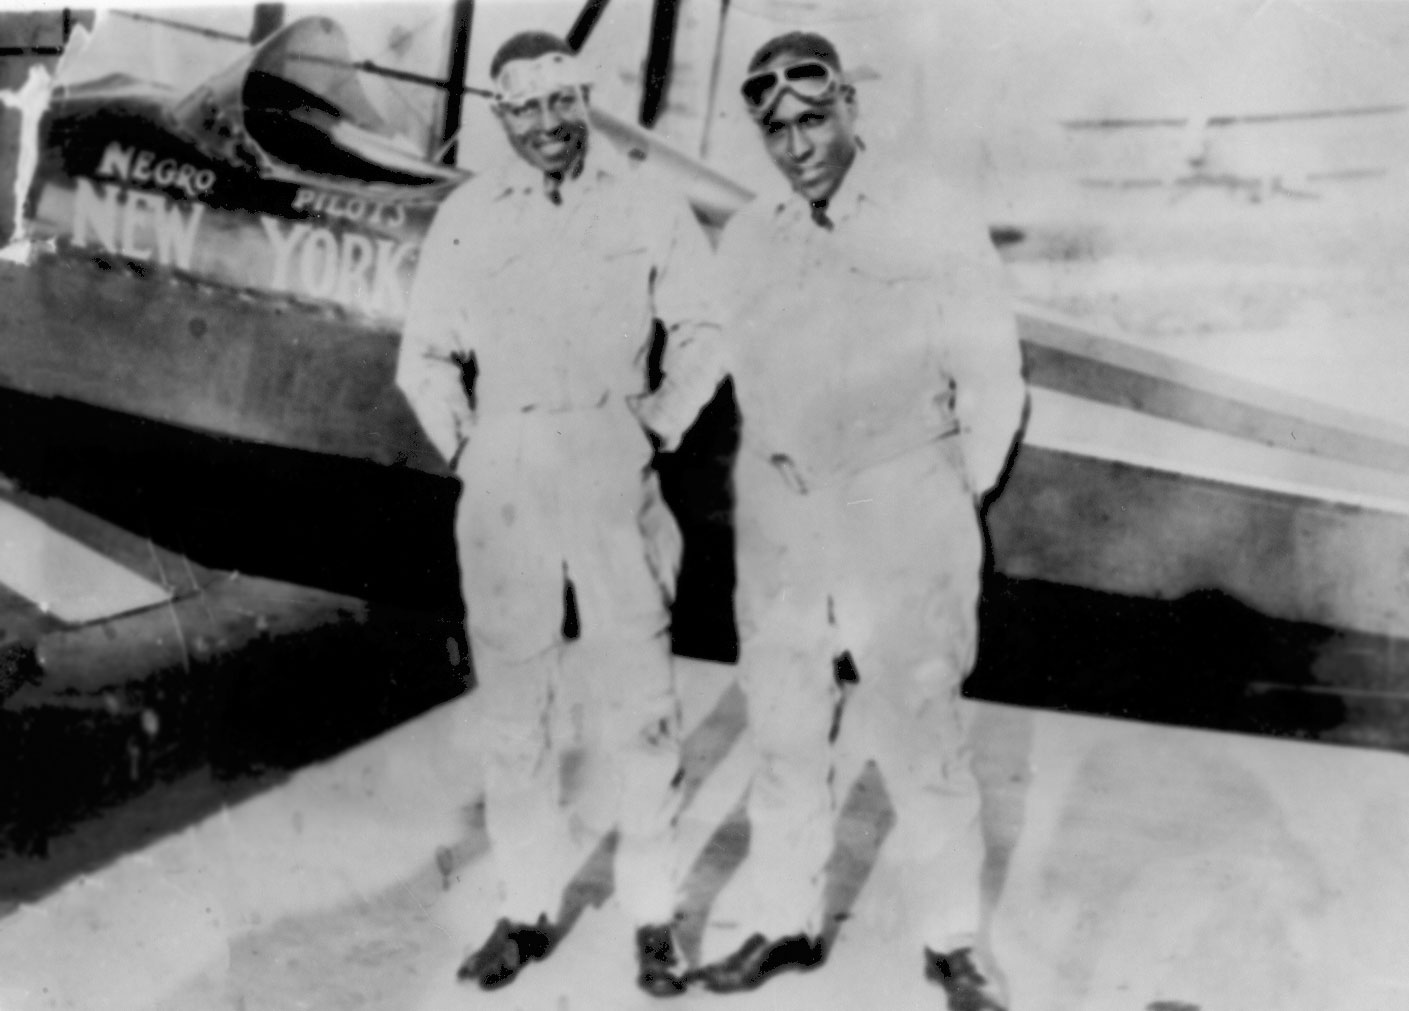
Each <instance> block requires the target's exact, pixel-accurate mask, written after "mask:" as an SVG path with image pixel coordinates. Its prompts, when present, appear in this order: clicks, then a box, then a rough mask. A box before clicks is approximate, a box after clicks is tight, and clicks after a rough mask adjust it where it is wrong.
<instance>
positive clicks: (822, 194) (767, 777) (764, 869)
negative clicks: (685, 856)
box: [641, 33, 1026, 1011]
mask: <svg viewBox="0 0 1409 1011" xmlns="http://www.w3.org/2000/svg"><path fill="white" fill-rule="evenodd" d="M742 91H743V95H744V99H745V102H746V104H747V106H748V108H749V111H750V113H751V114H752V116H753V117H754V119H755V121H756V122H757V124H758V126H759V128H760V131H761V134H762V138H763V141H764V144H765V146H766V148H767V150H768V153H769V155H770V156H771V157H772V159H773V161H774V162H775V164H776V165H777V167H778V169H779V170H780V173H781V176H782V180H781V181H782V182H783V183H785V184H786V185H785V186H781V185H780V186H779V187H778V189H777V192H773V193H763V194H761V195H760V196H759V197H758V198H757V199H755V200H754V201H753V202H752V203H751V204H750V205H749V206H748V207H746V208H744V209H743V210H742V211H740V212H739V213H738V214H736V215H735V216H734V217H733V218H732V219H731V220H730V221H729V223H728V224H727V225H726V227H725V230H724V234H723V236H722V239H721V244H720V248H719V254H718V255H719V259H720V261H721V262H720V270H721V275H722V276H721V290H722V291H723V292H725V293H726V295H727V297H728V298H729V299H730V301H731V312H730V313H728V314H727V316H726V320H725V329H724V338H723V340H722V341H721V342H719V343H720V348H721V351H722V353H720V354H712V353H710V352H709V350H708V347H707V345H706V344H705V343H704V342H696V343H695V344H694V346H693V347H692V346H690V345H686V344H685V343H684V342H681V346H680V347H679V348H678V350H677V353H676V354H674V355H673V356H671V355H670V354H669V353H668V355H667V358H666V362H665V370H666V379H665V383H664V385H663V386H662V389H661V391H660V392H659V393H658V394H657V395H656V396H655V397H653V398H651V399H650V400H648V401H646V402H645V403H643V404H642V405H641V416H642V417H643V419H645V420H646V421H647V422H648V423H649V424H650V425H651V426H652V427H653V428H655V429H657V430H658V431H659V432H660V433H661V434H662V436H663V437H664V438H665V440H666V444H667V445H672V444H673V443H674V441H675V440H676V439H677V438H678V435H679V433H680V431H681V430H682V429H684V428H685V427H687V426H688V424H689V423H690V421H691V419H692V418H693V413H694V411H696V410H697V409H698V407H699V405H700V404H702V403H703V402H704V401H706V400H707V399H708V397H709V396H710V395H711V394H712V393H713V390H714V385H715V381H716V380H717V378H718V376H719V374H720V373H721V372H722V371H723V370H725V369H727V370H728V371H729V372H731V373H732V375H733V379H734V384H735V392H736V396H737V398H738V402H739V411H740V415H741V417H742V436H741V438H742V442H741V446H740V451H739V456H738V463H737V465H736V471H735V495H736V505H735V523H736V528H737V545H738V549H737V550H738V592H737V598H736V599H737V607H738V613H739V623H740V674H739V676H740V681H741V683H742V685H743V687H744V690H745V693H746V695H747V698H748V711H749V717H748V718H749V727H750V732H751V734H752V735H753V739H754V742H755V746H756V750H757V753H758V755H759V765H758V767H757V769H756V771H755V774H754V778H753V782H752V786H751V792H750V795H749V801H748V814H749V820H750V829H751V834H750V843H749V856H748V859H747V861H746V863H745V864H744V866H743V867H742V868H741V872H740V874H739V875H737V876H736V879H735V881H734V882H731V884H730V886H729V893H728V894H730V895H731V896H732V897H735V898H737V899H739V900H740V901H742V904H743V906H744V908H745V910H746V912H745V913H744V914H743V915H744V917H745V918H744V919H743V921H742V922H743V923H744V924H745V926H746V928H747V929H748V930H750V931H752V933H751V936H749V937H748V939H747V940H746V941H745V942H744V943H743V945H742V947H740V948H739V950H738V951H736V952H734V953H733V954H732V955H730V956H729V957H727V958H725V959H723V960H721V961H718V962H716V963H714V964H712V965H709V966H706V967H705V968H704V969H703V970H697V971H696V972H695V973H694V974H692V978H698V979H700V980H701V981H702V982H703V983H704V984H705V985H706V986H707V987H709V988H710V989H714V990H720V991H729V990H738V989H747V988H751V987H753V986H757V985H759V984H760V983H761V982H763V981H764V979H766V978H767V977H768V976H769V975H770V974H771V973H773V972H775V971H777V970H780V969H785V968H806V967H810V966H815V965H818V964H820V963H821V962H822V960H823V958H824V957H825V954H826V953H825V950H824V949H825V945H826V943H827V941H826V940H825V938H826V937H829V936H832V935H831V933H830V932H828V931H827V930H826V925H825V924H824V923H823V922H822V918H823V886H824V880H823V867H824V864H825V863H826V861H827V858H828V856H829V854H830V851H831V848H832V842H833V820H834V812H835V809H836V805H835V803H834V798H833V795H832V793H831V792H830V791H831V789H832V788H833V787H829V783H828V774H829V770H830V769H831V768H832V767H833V763H834V762H836V763H837V767H843V766H847V762H846V761H844V756H850V758H851V761H850V763H849V766H847V767H849V769H850V770H851V771H853V772H854V771H855V769H856V768H857V762H858V761H864V760H865V759H867V758H871V759H874V760H875V761H876V762H877V764H878V766H879V768H880V771H881V774H882V776H883V778H884V781H885V783H886V787H887V789H888V791H889V793H890V796H891V798H892V800H893V803H894V806H895V809H896V823H895V826H894V828H893V830H892V832H891V834H890V836H889V837H888V838H887V839H886V840H885V842H884V844H883V847H882V850H881V855H880V859H881V860H884V861H888V862H889V863H890V865H891V866H893V867H899V868H900V869H901V872H902V873H903V875H904V880H905V883H906V889H907V894H908V895H909V896H910V897H912V898H913V908H914V909H915V910H918V913H917V917H918V919H919V921H920V924H919V925H920V929H921V930H922V931H923V942H924V945H925V952H924V971H925V973H926V976H927V977H928V978H929V979H931V980H933V981H934V982H936V983H938V984H940V985H941V986H942V987H943V988H944V990H945V993H946V996H947V999H948V1001H949V1006H950V1007H951V1008H964V1009H977V1011H984V1009H994V1008H1001V1007H1002V1006H1003V1004H1002V1000H1003V998H1002V995H1001V981H999V980H998V979H997V973H996V971H995V970H994V969H993V968H992V967H991V966H989V965H987V964H986V963H987V956H986V955H985V954H984V953H983V951H982V949H981V948H980V947H979V945H978V943H977V942H978V936H977V935H978V926H979V912H980V910H979V888H980V871H981V865H982V860H983V842H982V836H981V834H980V824H979V797H978V791H977V785H976V781H975V779H974V776H973V773H972V771H971V769H970V765H969V752H968V743H967V739H966V732H967V728H966V726H965V725H964V721H963V719H962V714H961V711H960V708H959V706H958V705H957V703H958V700H959V689H960V683H961V681H962V679H963V678H964V677H965V676H966V675H967V674H968V672H969V671H970V669H971V668H972V665H973V662H974V658H975V653H976V639H977V603H978V594H979V580H980V573H981V567H982V562H983V540H982V534H981V530H980V527H979V518H978V507H979V506H980V505H981V503H982V499H983V496H984V495H985V493H987V492H988V491H989V489H990V488H992V487H993V486H994V484H995V483H996V482H997V480H998V479H999V477H1000V475H1001V473H1002V471H1003V469H1004V466H1005V464H1006V461H1007V457H1008V454H1009V451H1010V449H1011V447H1012V444H1013V440H1014V436H1015V434H1016V433H1017V431H1018V429H1019V427H1020V425H1021V418H1022V412H1023V409H1024V403H1025V399H1026V394H1025V388H1024V384H1023V381H1022V376H1021V360H1020V355H1019V348H1018V343H1017V335H1016V328H1015V320H1014V317H1013V314H1012V312H1011V308H1010V306H1009V304H1008V300H1007V298H1006V296H1005V294H1004V290H1003V286H1002V278H1001V267H1000V265H999V263H998V260H997V257H996V254H995V252H994V249H993V246H992V244H991V242H990V241H989V238H988V235H987V233H986V230H985V229H984V227H983V225H982V224H981V223H980V222H978V221H977V220H976V219H975V216H974V215H973V213H972V211H971V210H969V209H968V208H966V207H965V206H964V205H963V203H962V198H961V197H959V196H958V195H956V194H954V193H951V192H949V191H948V190H947V189H946V188H945V187H944V186H943V184H942V183H941V182H939V181H938V180H936V179H934V178H933V177H932V174H931V173H930V172H929V171H927V170H924V169H918V168H914V167H911V168H908V169H907V168H906V167H904V166H900V165H894V164H888V163H886V162H884V161H882V160H881V158H880V156H879V155H878V154H877V153H874V152H870V151H867V150H865V147H864V145H863V143H862V142H861V140H860V138H859V137H858V136H857V133H856V128H855V127H856V119H857V111H858V110H857V104H856V97H855V93H854V91H853V89H852V88H851V86H850V85H849V84H848V83H847V82H846V80H845V78H844V76H843V72H842V65H841V61H840V59H839V58H838V56H837V53H836V50H835V48H834V47H833V46H832V45H831V44H830V43H829V42H828V41H827V40H825V39H823V38H821V37H820V36H817V35H814V34H808V33H790V34H788V35H785V36H781V37H779V38H776V39H773V40H772V41H770V42H769V43H767V44H765V45H764V46H763V47H762V48H761V49H760V50H759V51H758V53H757V55H756V56H755V57H754V59H753V61H752V63H751V65H750V69H749V74H748V77H747V79H746V80H745V83H744V85H743V88H742ZM843 654H849V655H850V657H851V659H852V661H853V663H854V667H855V670H856V672H857V675H858V679H859V680H858V682H857V684H856V685H855V687H854V688H853V689H852V690H851V691H850V692H849V693H848V698H847V701H846V704H845V708H844V710H843V712H842V714H841V721H840V726H839V737H838V739H837V741H836V744H835V752H834V751H833V750H832V749H831V748H830V747H829V733H830V731H831V729H832V724H833V721H834V719H835V716H836V712H837V704H838V686H837V684H836V682H835V679H834V678H833V676H832V671H833V668H834V662H835V660H836V659H837V658H838V657H840V656H841V655H843ZM849 786H850V782H840V781H838V782H836V783H835V784H834V788H835V789H836V790H838V791H839V792H840V791H845V790H846V789H847V788H848V787H849ZM723 901H724V896H721V899H720V902H721V903H723ZM729 909H730V912H731V913H737V912H739V909H738V907H737V903H736V904H735V905H731V906H730V907H729Z"/></svg>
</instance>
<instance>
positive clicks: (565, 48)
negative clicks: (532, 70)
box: [489, 31, 574, 80]
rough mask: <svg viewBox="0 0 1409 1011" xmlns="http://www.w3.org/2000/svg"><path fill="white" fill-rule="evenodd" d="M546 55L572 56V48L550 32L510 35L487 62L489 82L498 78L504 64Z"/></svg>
mask: <svg viewBox="0 0 1409 1011" xmlns="http://www.w3.org/2000/svg"><path fill="white" fill-rule="evenodd" d="M547 53H565V54H566V55H568V56H572V55H574V53H573V51H572V48H571V47H570V46H569V45H568V44H567V43H566V42H564V41H563V40H562V39H560V38H558V36H556V35H554V34H553V33H552V32H538V31H528V32H519V33H518V34H517V35H511V36H509V38H508V39H506V40H505V41H504V44H503V45H502V46H500V47H499V49H498V51H497V52H495V54H494V59H492V60H490V61H489V77H490V79H491V80H493V79H494V78H496V77H498V76H499V71H500V70H502V69H504V64H506V63H510V62H512V61H513V60H536V59H537V58H538V57H540V56H543V55H545V54H547Z"/></svg>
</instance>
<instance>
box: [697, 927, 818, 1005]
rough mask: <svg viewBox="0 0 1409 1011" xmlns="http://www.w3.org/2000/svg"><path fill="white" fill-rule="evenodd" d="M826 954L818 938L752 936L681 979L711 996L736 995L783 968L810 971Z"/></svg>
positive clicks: (760, 982) (796, 935)
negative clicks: (699, 986) (699, 985)
mask: <svg viewBox="0 0 1409 1011" xmlns="http://www.w3.org/2000/svg"><path fill="white" fill-rule="evenodd" d="M825 957H826V952H825V949H824V947H823V944H822V939H821V938H820V937H808V936H807V935H805V934H793V935H791V936H790V937H784V938H781V939H779V940H777V941H770V940H769V939H768V938H766V937H764V936H763V935H762V934H754V935H753V936H752V937H750V938H749V939H748V940H747V941H745V942H744V943H743V945H742V946H741V947H740V948H739V950H738V951H736V952H734V954H732V955H730V956H729V957H728V958H726V959H724V960H722V961H719V962H715V963H713V964H711V965H706V966H703V967H702V968H699V969H696V970H694V971H693V972H690V973H687V974H686V976H685V982H686V983H693V982H695V981H696V980H698V981H699V982H701V983H703V984H704V985H705V989H707V990H712V991H713V992H715V993H736V992H738V991H740V990H752V989H754V988H755V987H758V986H761V985H762V984H763V983H764V981H765V980H767V979H768V977H769V976H771V975H773V974H774V973H776V972H781V971H783V970H785V969H813V968H816V967H817V966H819V965H821V964H822V961H823V959H824V958H825Z"/></svg>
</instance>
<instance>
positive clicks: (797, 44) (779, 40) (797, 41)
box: [748, 32, 841, 74]
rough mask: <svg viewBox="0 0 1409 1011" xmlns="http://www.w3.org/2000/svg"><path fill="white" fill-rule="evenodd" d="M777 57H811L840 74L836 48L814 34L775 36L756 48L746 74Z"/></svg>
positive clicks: (785, 33) (797, 33)
mask: <svg viewBox="0 0 1409 1011" xmlns="http://www.w3.org/2000/svg"><path fill="white" fill-rule="evenodd" d="M778 56H793V57H808V56H811V57H814V58H815V59H818V60H821V61H822V62H823V63H825V64H826V65H827V66H829V67H831V68H832V69H833V70H835V71H836V72H837V73H839V74H840V73H841V57H840V56H838V55H837V47H836V46H834V45H832V43H831V42H830V41H828V40H827V39H825V38H823V37H822V36H821V35H818V34H817V33H816V32H784V33H783V34H782V35H775V36H774V37H773V38H771V39H769V40H768V41H767V42H765V43H764V44H763V45H761V46H759V47H758V51H757V52H755V53H754V54H753V59H751V60H749V69H748V72H749V73H750V74H751V73H753V72H754V71H755V70H758V69H759V68H760V67H762V66H763V65H764V64H766V63H769V62H771V61H772V60H773V59H775V58H776V57H778Z"/></svg>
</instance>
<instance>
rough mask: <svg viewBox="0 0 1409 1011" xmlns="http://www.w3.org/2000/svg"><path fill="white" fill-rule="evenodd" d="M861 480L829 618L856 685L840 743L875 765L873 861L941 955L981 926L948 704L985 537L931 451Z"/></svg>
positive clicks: (974, 858)
mask: <svg viewBox="0 0 1409 1011" xmlns="http://www.w3.org/2000/svg"><path fill="white" fill-rule="evenodd" d="M857 482H860V484H859V486H858V485H856V484H853V486H852V487H851V489H850V491H849V493H848V495H849V497H850V498H851V499H853V500H855V499H869V500H870V501H869V502H868V503H867V506H868V510H867V511H866V512H861V511H860V510H858V509H853V510H850V511H849V512H848V520H847V525H846V527H845V528H844V530H843V531H842V537H841V538H840V539H839V540H838V542H837V543H838V544H840V545H844V546H845V549H846V552H847V554H848V556H849V559H848V561H847V567H848V568H849V569H850V573H851V575H850V577H849V578H846V579H844V580H843V581H842V585H843V586H845V588H846V589H845V592H844V593H843V595H842V596H841V598H840V599H838V601H837V620H838V622H839V624H840V626H841V635H842V638H843V640H844V642H845V643H846V645H847V646H848V647H849V649H850V650H851V652H852V656H853V659H854V660H855V662H856V668H857V672H858V675H859V677H860V681H859V683H858V684H857V686H856V688H855V690H854V691H853V692H852V693H851V696H850V697H849V699H848V701H847V704H846V709H845V712H844V713H843V716H842V722H841V728H840V734H839V737H838V742H837V745H838V750H839V751H840V752H844V753H846V754H847V755H848V756H850V757H849V759H848V760H844V761H843V762H842V764H843V765H845V766H846V767H848V768H855V767H856V764H857V762H860V761H864V760H865V759H866V758H872V759H874V760H875V761H876V763H877V765H878V766H879V768H880V771H881V775H882V778H883V780H884V782H885V785H886V789H887V790H888V792H889V794H890V796H891V800H892V803H893V804H894V807H895V811H896V822H895V825H894V827H893V829H892V831H891V834H890V836H889V838H888V839H887V840H886V842H885V844H884V847H883V849H882V856H881V859H883V860H887V861H889V862H890V863H891V864H892V866H895V867H897V869H898V870H899V871H900V873H902V874H903V875H905V894H906V896H907V897H908V898H909V899H910V901H911V906H912V910H913V912H914V915H915V918H916V919H917V920H918V923H919V926H920V929H921V931H922V933H923V937H922V940H923V942H924V943H925V944H927V945H929V946H930V947H931V948H932V949H933V950H935V951H939V952H944V951H949V950H952V949H953V948H955V947H958V946H962V945H964V944H966V943H969V942H971V941H972V939H973V936H974V935H975V933H976V932H977V930H978V927H979V914H980V901H979V900H980V882H981V872H982V865H983V857H984V850H983V836H982V832H981V823H980V820H979V794H978V786H977V781H976V780H975V778H974V775H973V771H972V769H971V767H970V752H969V742H968V727H967V725H966V721H965V719H964V717H963V710H961V709H960V707H959V705H958V703H959V690H960V686H961V683H962V681H963V678H964V677H965V676H966V675H967V674H968V672H969V670H970V669H971V668H972V666H973V661H974V656H975V651H976V645H977V605H978V591H979V577H980V572H981V564H982V551H983V548H982V540H981V537H980V534H979V528H978V521H977V517H976V515H975V513H974V507H973V505H972V502H971V499H970V497H969V495H968V493H967V490H966V488H965V487H964V486H963V484H962V481H961V479H960V478H959V477H958V475H957V474H956V473H955V472H954V471H953V470H952V469H950V468H948V467H946V466H944V465H943V464H942V463H935V462H934V460H933V458H932V457H927V458H921V460H919V461H918V462H916V461H913V460H901V461H896V462H893V463H890V464H887V465H884V466H882V467H877V468H872V469H871V470H868V471H866V472H864V473H863V474H862V475H858V477H857ZM838 788H839V789H844V788H845V784H838Z"/></svg>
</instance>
